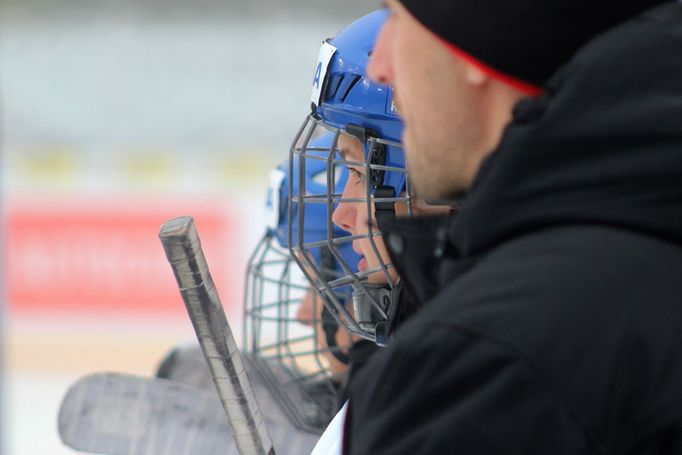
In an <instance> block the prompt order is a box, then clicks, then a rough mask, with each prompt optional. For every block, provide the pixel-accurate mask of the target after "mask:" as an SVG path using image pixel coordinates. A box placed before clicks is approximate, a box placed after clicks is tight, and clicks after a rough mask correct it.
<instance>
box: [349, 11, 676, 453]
mask: <svg viewBox="0 0 682 455" xmlns="http://www.w3.org/2000/svg"><path fill="white" fill-rule="evenodd" d="M462 2H463V3H467V2H466V1H465V0H462ZM403 3H404V4H405V5H396V4H393V6H392V8H402V9H404V7H405V6H407V7H408V8H411V7H410V5H411V4H412V3H413V2H407V1H406V2H403ZM422 3H432V2H429V1H426V2H422ZM446 3H449V2H442V3H441V4H446ZM510 3H513V2H510ZM520 3H523V2H520ZM546 3H547V4H550V3H551V4H552V5H554V4H555V3H553V2H546ZM598 3H599V2H597V4H598ZM607 3H608V2H607ZM624 3H627V2H624ZM556 4H557V5H564V2H557V3H556ZM564 6H565V5H564ZM412 7H413V8H412V9H410V10H409V11H410V13H415V11H416V12H417V13H419V7H414V5H412ZM577 7H586V6H585V5H582V6H581V5H578V6H577ZM591 7H592V8H596V7H597V6H596V5H595V4H591ZM569 9H570V8H569ZM404 13H405V11H403V10H399V11H397V12H394V14H396V15H398V16H399V17H398V20H403V19H404V18H402V17H400V15H401V14H404ZM443 14H444V13H443V12H442V11H441V16H442V15H443ZM567 14H568V13H567ZM422 22H424V21H422ZM497 28H499V26H498V27H497ZM436 33H438V34H439V35H440V36H441V37H443V33H440V32H439V31H438V30H436ZM481 33H483V32H481ZM528 33H529V34H532V33H533V30H530V31H528ZM596 33H597V32H595V34H596ZM448 38H449V37H447V36H446V37H445V39H448ZM380 39H381V38H380ZM546 40H547V43H549V46H548V47H550V48H551V47H552V36H551V35H548V36H547V37H546ZM376 49H380V45H379V44H378V45H377V48H376ZM514 49H515V48H514ZM576 49H577V47H576ZM507 50H508V49H507ZM375 52H378V51H377V50H375ZM571 54H572V52H571ZM377 58H386V56H385V55H382V54H380V55H378V56H377ZM487 62H488V64H489V65H492V66H493V67H494V65H495V64H496V61H495V60H494V58H493V60H492V62H491V61H490V60H488V61H487ZM396 63H399V62H396ZM504 65H505V62H502V63H501V66H502V67H503V69H506V70H507V71H506V73H507V74H509V73H511V74H512V75H515V74H514V69H513V68H511V70H510V69H509V68H506V67H504ZM372 71H373V74H374V76H375V77H378V78H379V79H383V80H386V79H388V82H391V83H395V85H396V91H397V94H398V97H399V98H400V91H401V86H400V82H401V79H400V77H401V76H400V74H388V75H386V74H382V73H381V70H380V68H377V67H374V68H373V69H372ZM372 71H371V72H370V74H372ZM491 74H492V73H491ZM534 76H537V77H538V79H537V81H533V80H532V79H533V77H534ZM543 77H544V76H542V75H541V74H540V73H539V72H536V73H532V74H531V76H527V75H523V74H521V75H520V76H519V79H520V80H521V81H530V82H537V83H539V84H544V80H543ZM393 78H396V79H393ZM407 88H408V87H407V86H403V89H407ZM406 110H407V109H406ZM405 114H406V116H405V118H406V127H407V130H409V128H410V115H409V114H410V113H409V112H405ZM407 130H406V131H407ZM420 133H421V132H420V131H418V130H416V129H413V130H412V134H414V135H415V137H416V136H418V135H419V134H420ZM415 141H416V142H418V140H416V139H415ZM406 145H407V146H408V150H407V151H408V165H411V164H412V163H415V162H416V161H415V160H416V159H417V158H415V157H414V154H416V153H427V152H424V151H423V150H419V149H417V150H419V151H415V150H414V149H409V145H410V144H409V141H406ZM429 153H430V152H429ZM422 158H423V156H422ZM410 159H412V160H413V161H410ZM425 162H426V161H423V162H417V166H416V167H415V168H414V169H411V174H410V175H411V176H412V177H414V178H415V185H416V188H417V190H418V191H419V190H422V195H423V194H424V192H427V193H428V192H429V191H434V192H436V193H437V192H438V191H439V186H438V185H437V184H436V183H439V182H436V183H433V182H432V183H433V185H431V186H429V184H428V182H427V183H423V184H422V186H421V187H420V186H419V182H420V175H415V173H417V174H419V172H422V171H424V169H425V168H424V167H423V165H424V163H425ZM427 165H428V163H427ZM443 165H444V163H443V162H433V163H431V166H434V167H435V166H440V167H442V166H443ZM420 166H422V167H420ZM472 171H473V172H474V175H475V179H473V182H472V184H471V186H470V188H468V190H469V193H468V197H467V200H466V201H465V203H464V205H463V207H462V210H461V211H460V213H459V215H458V216H457V217H456V218H455V219H441V220H437V221H433V222H431V226H434V225H436V223H440V225H441V229H440V230H439V229H435V230H434V231H435V232H436V234H435V235H434V236H433V246H432V248H431V249H426V248H423V247H422V246H420V248H418V249H411V248H410V245H411V238H410V236H413V235H414V229H411V228H410V224H409V222H403V221H401V222H400V223H396V224H395V226H390V225H387V226H382V228H383V230H384V233H385V234H386V232H387V231H388V242H387V243H388V245H389V246H390V245H393V246H394V247H395V246H398V247H400V248H399V249H396V248H393V249H392V251H391V252H392V254H393V256H394V259H395V262H396V267H397V268H398V271H399V272H400V274H401V276H402V277H403V278H404V279H405V280H406V281H407V285H408V286H409V287H410V288H411V289H413V291H414V294H415V295H417V296H420V298H422V299H425V300H427V301H428V302H427V304H426V306H425V307H424V309H422V310H421V312H420V313H419V314H417V315H416V316H414V317H413V318H412V319H411V320H409V321H408V322H407V323H406V324H405V325H404V326H402V327H401V328H400V330H399V331H398V334H397V336H396V337H395V339H394V340H393V341H392V343H391V345H390V346H389V347H388V348H387V349H386V350H385V351H384V352H382V353H381V354H380V355H378V356H377V357H376V360H375V361H374V363H373V364H371V365H368V366H367V367H366V368H365V369H364V370H363V371H361V372H360V373H359V374H358V375H357V377H356V378H355V380H354V382H353V384H352V386H351V392H350V408H349V414H348V418H347V420H346V427H345V428H346V431H345V435H344V452H345V453H353V454H400V453H409V454H417V453H438V454H440V453H462V454H467V455H472V454H518V455H521V454H524V455H528V454H543V455H546V454H552V455H554V454H595V455H596V454H603V455H606V454H614V455H615V454H618V455H635V454H637V455H642V454H644V455H648V454H682V3H679V2H673V3H666V4H663V5H661V6H658V7H655V8H653V9H650V10H647V11H646V12H644V13H642V14H640V15H638V16H637V17H635V18H633V19H631V20H627V21H625V22H624V23H622V24H620V25H617V26H614V27H613V28H609V30H608V31H606V32H605V33H603V34H600V35H599V36H596V37H595V38H594V39H593V40H591V41H590V42H588V43H587V44H586V45H585V46H584V47H581V48H580V49H579V50H577V52H576V53H575V55H574V56H573V58H572V59H571V60H570V62H569V63H568V64H567V65H565V66H564V67H563V68H562V69H561V70H559V71H558V72H557V73H555V74H554V76H552V77H551V79H550V80H549V82H547V84H546V85H545V86H544V89H543V91H542V93H541V94H540V95H539V96H537V97H534V98H526V99H524V100H522V101H521V102H520V103H519V104H518V105H516V107H515V109H514V113H513V120H512V121H511V123H510V124H509V125H508V127H507V128H506V129H505V130H504V133H503V135H502V137H501V140H500V142H499V144H498V145H497V147H496V148H495V150H494V151H493V152H492V153H489V154H487V157H485V159H484V160H482V162H481V163H479V166H474V167H473V168H472ZM452 175H453V177H452V178H453V179H454V178H456V175H458V174H457V173H455V172H454V171H453V174H452ZM472 178H473V175H472ZM464 180H466V179H464ZM456 186H457V185H456V184H454V183H453V182H451V181H450V182H442V185H441V186H440V188H441V189H442V192H443V193H446V194H440V196H449V195H452V192H454V191H456V190H457V189H458V188H456ZM465 186H467V185H465ZM459 189H465V188H459ZM448 192H450V193H448ZM430 195H431V196H433V194H430ZM415 221H417V220H415ZM419 222H421V223H423V222H424V221H423V220H419ZM392 236H393V237H402V239H401V240H402V241H391V237H392ZM394 240H395V239H394ZM418 240H419V241H420V245H423V244H424V239H423V238H419V239H418ZM429 262H432V263H433V264H436V265H435V266H434V265H433V264H432V265H431V267H429V268H428V270H433V273H432V274H425V273H414V270H411V269H410V264H428V263H429Z"/></svg>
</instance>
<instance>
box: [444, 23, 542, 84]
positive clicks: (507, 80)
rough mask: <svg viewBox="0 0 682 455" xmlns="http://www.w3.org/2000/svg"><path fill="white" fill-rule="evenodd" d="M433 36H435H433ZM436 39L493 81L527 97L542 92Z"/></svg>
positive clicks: (446, 42) (449, 43) (448, 43)
mask: <svg viewBox="0 0 682 455" xmlns="http://www.w3.org/2000/svg"><path fill="white" fill-rule="evenodd" d="M434 35H435V34H434ZM435 36H436V38H438V39H439V40H440V41H441V42H442V43H443V44H445V46H446V47H447V48H448V49H449V50H450V51H451V52H452V53H453V54H455V55H456V56H458V57H459V58H461V59H462V60H465V61H467V62H468V63H470V64H472V65H474V66H475V67H476V68H478V69H480V70H481V71H483V72H484V73H486V74H487V75H488V76H490V77H492V78H493V79H496V80H498V81H500V82H502V83H504V84H507V85H509V86H511V87H514V88H515V89H517V90H519V91H521V92H523V93H525V94H526V95H528V96H538V95H539V94H540V93H541V92H542V88H541V87H538V86H537V85H533V84H529V83H528V82H524V81H522V80H520V79H517V78H515V77H513V76H510V75H508V74H504V73H503V72H501V71H498V70H496V69H494V68H491V67H490V66H488V65H486V64H485V63H483V62H481V61H480V60H478V59H477V58H476V57H474V56H473V55H471V54H468V53H466V52H464V51H463V50H462V49H460V48H458V47H457V46H455V45H454V44H452V43H451V42H449V41H446V40H445V39H443V38H441V37H440V36H438V35H435Z"/></svg>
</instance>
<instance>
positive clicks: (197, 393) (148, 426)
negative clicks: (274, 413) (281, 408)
mask: <svg viewBox="0 0 682 455" xmlns="http://www.w3.org/2000/svg"><path fill="white" fill-rule="evenodd" d="M269 425H270V430H271V431H272V435H273V437H274V438H275V441H277V443H278V444H280V446H281V447H284V450H283V452H282V453H284V454H290V455H294V454H296V455H298V454H301V453H309V452H310V451H311V450H312V448H313V446H314V445H315V443H316V441H317V439H318V435H316V434H310V433H304V432H300V431H296V430H295V429H293V428H292V427H291V426H289V425H286V424H284V423H282V422H281V421H277V420H269ZM58 428H59V436H60V437H61V440H62V442H63V443H64V444H66V445H67V446H69V447H71V448H72V449H75V450H79V451H83V452H88V453H96V454H106V455H237V453H238V452H237V448H236V446H235V444H234V442H233V441H234V436H233V435H232V430H231V429H230V427H229V425H228V424H227V422H226V421H225V411H224V410H223V408H222V406H221V405H220V400H219V399H218V395H217V394H216V392H215V390H204V389H200V388H197V387H193V386H190V385H186V384H182V383H179V382H175V381H169V380H167V379H160V378H145V377H139V376H133V375H130V374H123V373H96V374H90V375H87V376H84V377H82V378H80V379H79V380H78V381H77V382H76V383H74V384H73V385H72V386H71V387H70V388H69V390H68V392H67V393H66V395H65V396H64V398H63V400H62V403H61V406H60V409H59V418H58Z"/></svg>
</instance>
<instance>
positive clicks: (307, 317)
mask: <svg viewBox="0 0 682 455" xmlns="http://www.w3.org/2000/svg"><path fill="white" fill-rule="evenodd" d="M322 305H323V304H322V302H321V301H320V299H319V297H317V295H316V294H315V292H313V291H312V290H310V291H308V292H306V294H305V296H304V297H303V300H302V301H301V305H300V306H299V307H298V312H297V313H296V318H297V319H298V320H299V321H300V322H301V323H302V324H305V325H312V324H314V323H316V324H317V325H318V327H317V330H316V332H315V333H316V335H317V346H318V347H319V348H321V349H326V348H327V347H328V346H327V337H326V336H325V333H324V330H323V327H322ZM350 341H351V338H350V334H349V333H348V332H347V331H345V330H344V329H343V328H339V330H337V331H336V345H337V346H349V345H350ZM324 356H325V358H326V359H327V361H328V362H329V371H330V372H331V374H332V377H333V378H337V377H340V376H341V375H343V373H345V372H346V370H347V369H348V365H346V364H344V363H343V362H340V361H339V360H338V359H337V358H336V357H334V356H333V355H332V354H331V353H329V352H326V351H325V353H324Z"/></svg>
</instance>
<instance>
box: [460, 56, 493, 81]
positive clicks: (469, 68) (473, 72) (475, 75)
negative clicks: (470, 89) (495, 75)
mask: <svg viewBox="0 0 682 455" xmlns="http://www.w3.org/2000/svg"><path fill="white" fill-rule="evenodd" d="M464 75H465V77H466V80H467V82H469V83H470V84H471V85H474V86H476V87H483V86H484V85H486V84H487V83H488V81H489V80H490V76H489V75H488V74H487V73H486V72H485V71H483V70H482V69H481V68H479V67H478V66H476V65H472V64H471V63H469V62H466V69H465V73H464Z"/></svg>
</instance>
